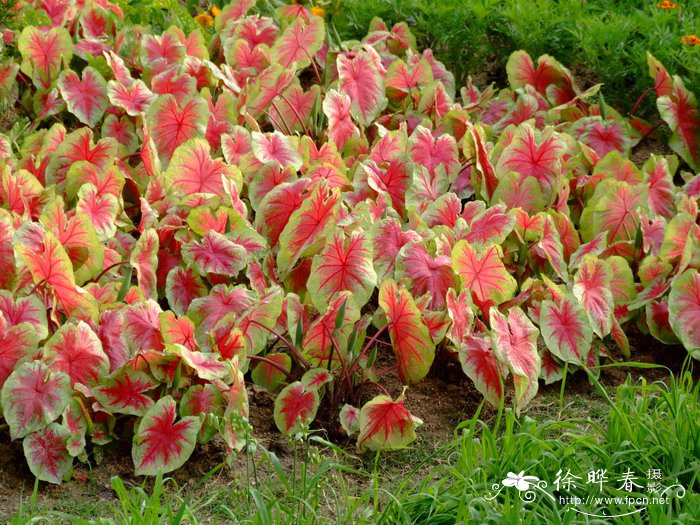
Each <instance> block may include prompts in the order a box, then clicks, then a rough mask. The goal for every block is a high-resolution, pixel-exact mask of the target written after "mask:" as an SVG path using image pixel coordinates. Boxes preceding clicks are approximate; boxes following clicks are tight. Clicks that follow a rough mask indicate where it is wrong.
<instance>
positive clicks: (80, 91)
mask: <svg viewBox="0 0 700 525" xmlns="http://www.w3.org/2000/svg"><path fill="white" fill-rule="evenodd" d="M57 85H58V89H60V90H61V96H62V97H63V100H65V101H66V106H67V108H68V111H70V112H71V113H73V115H75V116H76V117H77V118H78V120H79V121H80V122H82V123H83V124H86V125H88V126H90V127H91V128H94V127H95V126H97V123H98V122H99V121H100V119H102V115H104V112H105V110H106V109H107V106H108V105H109V100H108V99H107V82H105V79H104V78H102V75H100V73H99V72H98V71H97V70H96V69H94V68H92V67H90V66H88V67H86V68H85V69H83V72H82V79H81V78H80V77H79V76H78V74H77V73H75V72H74V71H72V70H70V69H65V70H63V71H62V72H61V74H60V76H59V77H58V82H57Z"/></svg>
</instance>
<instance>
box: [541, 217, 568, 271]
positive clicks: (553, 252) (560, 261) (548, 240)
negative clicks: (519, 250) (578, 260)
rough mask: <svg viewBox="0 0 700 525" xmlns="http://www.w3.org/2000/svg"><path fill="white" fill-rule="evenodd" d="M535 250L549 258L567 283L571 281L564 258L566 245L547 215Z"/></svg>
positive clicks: (550, 262)
mask: <svg viewBox="0 0 700 525" xmlns="http://www.w3.org/2000/svg"><path fill="white" fill-rule="evenodd" d="M533 250H534V251H535V253H537V254H538V255H539V256H541V257H543V258H545V259H547V260H548V261H549V264H551V265H552V268H553V269H554V271H555V272H556V273H557V275H558V276H559V277H560V278H561V280H562V281H564V282H565V283H568V282H569V272H568V271H567V267H566V261H565V260H564V246H563V245H562V242H561V239H560V238H559V232H558V231H557V229H556V228H555V227H554V221H553V220H552V218H551V217H550V216H546V217H545V220H544V224H543V226H542V237H541V238H540V240H539V241H538V242H537V244H535V245H534V246H533Z"/></svg>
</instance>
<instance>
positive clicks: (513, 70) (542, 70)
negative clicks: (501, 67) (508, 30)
mask: <svg viewBox="0 0 700 525" xmlns="http://www.w3.org/2000/svg"><path fill="white" fill-rule="evenodd" d="M506 71H507V72H508V82H509V83H510V85H511V87H512V88H513V89H515V88H520V87H524V86H526V85H528V84H529V85H531V86H533V87H534V88H535V89H536V90H537V92H538V93H540V94H542V95H547V94H548V89H547V88H549V86H555V87H558V88H560V90H561V91H562V93H561V94H562V97H561V98H560V99H558V100H557V101H556V102H557V104H562V103H564V102H566V101H567V100H571V99H572V98H573V97H574V91H573V89H572V87H571V75H570V74H569V72H568V71H567V70H566V68H564V67H563V66H562V65H561V64H560V63H559V62H557V61H556V60H555V59H554V58H552V57H551V56H549V55H542V56H541V57H539V58H538V59H537V67H535V64H534V63H533V62H532V59H531V58H530V55H528V54H527V52H526V51H522V50H521V51H516V52H514V53H513V54H511V55H510V57H509V58H508V64H506Z"/></svg>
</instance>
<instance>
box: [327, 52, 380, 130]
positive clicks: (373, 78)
mask: <svg viewBox="0 0 700 525" xmlns="http://www.w3.org/2000/svg"><path fill="white" fill-rule="evenodd" d="M336 66H337V68H338V78H339V80H340V83H339V88H340V92H341V93H345V94H346V95H347V96H349V97H350V101H351V112H352V115H353V117H354V118H355V120H356V121H357V122H359V123H360V124H362V125H363V126H369V125H370V124H371V123H372V121H373V120H374V119H375V118H376V116H377V115H378V114H379V113H380V112H381V111H382V110H383V109H384V108H385V107H386V104H387V99H386V97H385V96H384V82H383V81H382V77H381V74H380V71H378V68H377V64H376V63H375V62H374V60H373V59H372V57H371V56H370V55H369V53H368V52H367V51H360V52H359V53H357V54H356V55H355V56H354V57H353V58H350V57H348V56H347V55H345V54H341V55H338V58H337V60H336Z"/></svg>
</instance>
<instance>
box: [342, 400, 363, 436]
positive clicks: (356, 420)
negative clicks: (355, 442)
mask: <svg viewBox="0 0 700 525" xmlns="http://www.w3.org/2000/svg"><path fill="white" fill-rule="evenodd" d="M339 419H340V425H341V426H342V427H343V430H344V431H345V433H346V434H347V435H348V436H352V435H353V434H354V433H355V432H358V431H359V430H360V410H359V409H358V408H356V407H354V406H352V405H347V404H346V405H343V408H341V409H340V415H339Z"/></svg>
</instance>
